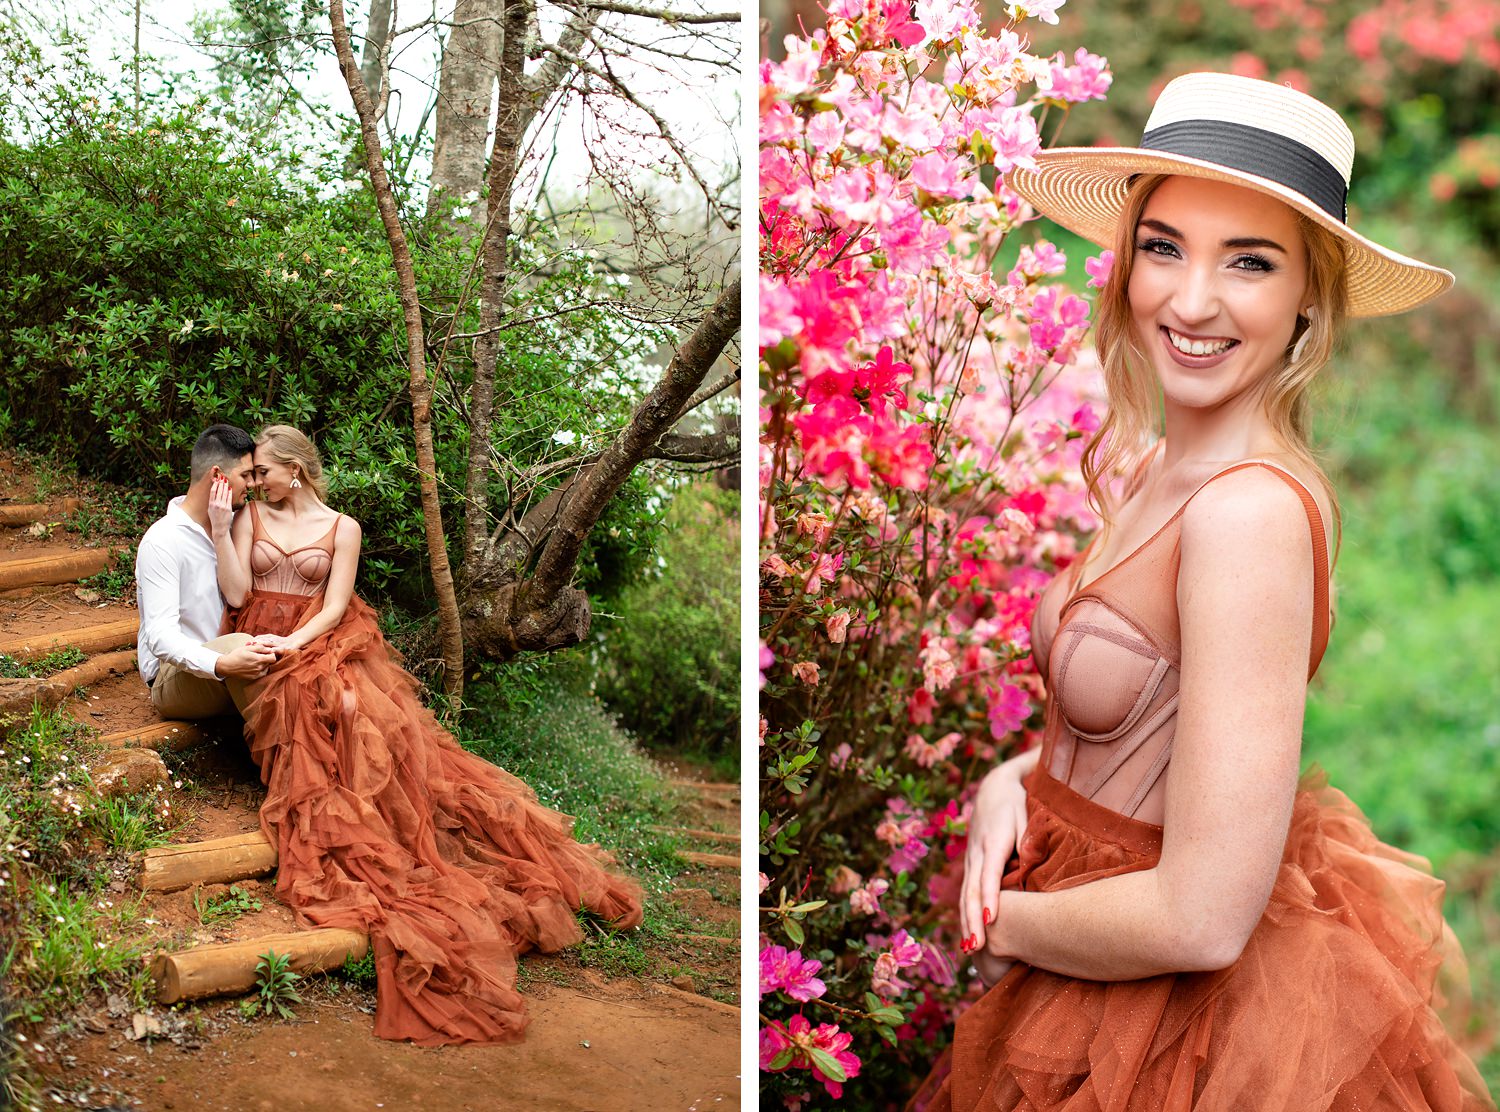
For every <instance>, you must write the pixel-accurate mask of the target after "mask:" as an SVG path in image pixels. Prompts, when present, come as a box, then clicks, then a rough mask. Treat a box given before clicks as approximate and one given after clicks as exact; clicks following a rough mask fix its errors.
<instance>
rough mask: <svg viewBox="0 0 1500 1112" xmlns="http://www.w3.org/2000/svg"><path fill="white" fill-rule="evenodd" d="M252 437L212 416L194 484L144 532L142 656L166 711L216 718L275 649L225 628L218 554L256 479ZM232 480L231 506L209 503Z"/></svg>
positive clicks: (196, 457)
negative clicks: (236, 511)
mask: <svg viewBox="0 0 1500 1112" xmlns="http://www.w3.org/2000/svg"><path fill="white" fill-rule="evenodd" d="M254 451H255V441H254V440H252V439H251V438H250V434H249V433H247V432H245V431H244V430H243V429H238V428H235V427H234V426H233V425H212V426H210V427H209V428H207V429H205V430H203V433H202V435H201V436H199V437H198V440H197V442H196V443H194V445H193V455H192V464H191V467H192V470H191V474H190V479H189V485H188V491H187V494H185V495H179V496H178V497H176V498H174V499H172V501H171V502H170V503H169V504H168V506H167V513H166V516H165V517H163V518H161V519H160V520H159V521H157V522H156V523H155V524H154V525H152V526H151V528H150V529H147V530H146V535H145V536H144V537H142V538H141V543H140V546H139V548H137V550H136V555H135V581H136V599H137V604H138V605H139V607H140V611H141V628H140V633H139V635H138V636H137V638H136V663H137V666H138V667H139V669H140V673H141V678H142V679H144V680H145V681H146V683H147V685H149V686H150V688H151V705H152V706H154V707H155V708H156V710H157V712H158V713H159V714H161V716H162V717H163V718H212V717H215V716H216V715H221V714H233V713H234V712H235V710H236V708H238V707H239V706H241V705H242V697H243V692H244V684H245V682H246V681H248V680H253V679H258V678H259V677H260V676H263V675H265V672H266V669H267V668H269V667H270V666H271V665H272V664H274V663H275V662H276V653H275V652H274V651H272V650H270V649H268V648H265V647H264V646H261V645H258V644H256V643H255V642H254V641H253V640H252V639H251V637H250V635H249V634H246V633H230V634H226V635H224V636H222V637H221V636H220V635H219V627H220V625H221V623H222V622H223V620H224V598H223V596H222V595H221V594H219V576H218V560H219V553H220V552H222V553H224V554H225V556H226V558H230V557H232V554H233V547H232V545H231V544H230V541H229V530H230V524H231V522H232V521H233V517H234V513H233V511H234V509H237V508H238V507H240V506H241V505H243V504H244V501H245V492H246V491H247V490H248V489H249V488H250V487H251V486H253V485H254V480H255V467H254V465H253V463H252V455H253V453H254ZM216 487H217V488H219V489H220V490H221V491H222V490H223V489H224V488H227V490H228V492H229V495H230V498H229V500H228V501H229V504H230V509H228V510H226V509H224V508H223V504H224V501H225V500H224V498H223V497H222V494H221V497H220V498H219V500H218V501H219V505H218V506H217V507H214V508H212V509H211V508H210V495H211V494H212V493H213V492H214V490H215V489H216Z"/></svg>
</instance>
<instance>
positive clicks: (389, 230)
mask: <svg viewBox="0 0 1500 1112" xmlns="http://www.w3.org/2000/svg"><path fill="white" fill-rule="evenodd" d="M329 14H330V18H331V20H332V23H333V46H334V50H335V51H337V53H338V59H339V70H340V71H341V72H342V73H343V75H344V84H345V85H346V86H348V89H349V96H350V98H351V99H352V100H353V101H354V110H355V112H357V113H358V114H359V131H360V136H361V138H362V139H363V140H364V148H365V168H366V170H367V171H368V172H369V175H370V187H371V189H372V190H373V191H374V194H375V203H376V205H377V206H378V208H379V209H380V219H381V222H382V223H383V224H384V225H385V235H386V240H387V241H388V242H389V243H390V246H391V263H392V265H393V266H394V267H395V270H396V279H397V283H398V286H399V292H400V296H401V310H402V314H403V316H404V317H405V319H406V359H407V372H408V374H409V376H410V380H411V423H412V433H413V437H414V439H415V441H416V450H417V472H418V477H419V481H420V486H421V491H422V519H423V521H424V523H425V524H426V526H427V556H428V559H429V560H430V561H431V563H432V586H433V588H434V590H436V592H437V606H438V634H439V636H440V638H441V640H442V646H443V667H444V672H443V687H444V689H445V690H446V691H447V692H448V694H449V696H451V697H452V698H453V699H455V700H457V699H459V698H460V697H462V695H463V686H464V645H463V634H462V630H461V627H460V623H459V616H458V600H457V597H456V595H455V593H454V589H453V572H452V569H451V568H450V567H449V564H448V548H447V542H446V540H445V538H444V536H443V515H442V509H441V507H440V506H439V503H438V489H437V461H436V459H435V458H434V455H433V450H432V382H431V380H430V379H428V377H427V349H426V339H425V337H424V336H423V330H422V308H421V305H420V304H419V303H418V301H417V273H416V268H415V266H414V265H413V263H412V257H411V249H410V248H409V247H408V246H407V243H406V233H405V232H404V231H403V230H402V227H401V219H400V217H399V215H398V214H397V212H396V198H395V196H394V194H393V193H392V192H391V182H390V178H389V177H388V176H387V174H386V172H385V160H384V157H383V154H382V151H381V147H380V134H379V132H378V131H377V130H376V127H375V125H376V120H375V105H374V103H373V102H372V101H371V100H370V93H369V90H367V89H366V88H365V84H364V80H363V79H362V78H361V76H360V72H359V67H358V66H356V65H355V62H354V50H353V47H352V46H351V44H350V41H349V24H348V22H347V21H346V19H345V17H344V2H343V0H330V2H329Z"/></svg>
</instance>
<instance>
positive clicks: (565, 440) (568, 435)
mask: <svg viewBox="0 0 1500 1112" xmlns="http://www.w3.org/2000/svg"><path fill="white" fill-rule="evenodd" d="M552 443H554V444H562V445H568V444H576V443H578V434H577V433H576V432H574V431H573V430H572V429H558V430H557V431H556V432H555V433H553V434H552Z"/></svg>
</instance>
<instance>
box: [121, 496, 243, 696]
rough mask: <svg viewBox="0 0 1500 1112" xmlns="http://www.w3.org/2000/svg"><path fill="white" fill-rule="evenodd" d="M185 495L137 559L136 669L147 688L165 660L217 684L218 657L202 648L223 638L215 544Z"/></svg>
mask: <svg viewBox="0 0 1500 1112" xmlns="http://www.w3.org/2000/svg"><path fill="white" fill-rule="evenodd" d="M183 501H184V498H183V496H182V495H179V496H178V497H176V498H174V499H172V501H171V502H170V503H168V505H167V514H166V516H165V517H163V518H161V519H160V520H158V521H157V522H156V523H155V524H153V525H152V526H151V528H149V529H147V530H146V535H145V536H144V537H142V538H141V543H140V546H139V547H138V548H137V549H136V553H135V583H136V604H137V605H138V606H139V607H140V611H141V629H140V633H139V634H138V635H137V637H136V649H135V654H136V664H137V666H138V667H139V669H140V673H141V678H142V679H144V680H145V681H146V682H147V683H150V682H151V681H152V680H154V679H156V673H157V672H158V671H159V670H160V668H161V663H162V661H164V660H170V661H171V662H172V663H173V664H176V665H177V666H178V667H180V668H186V669H187V670H188V671H189V672H192V673H194V674H195V675H199V676H203V677H205V678H207V679H217V678H218V677H217V676H216V675H215V674H214V665H215V664H216V663H217V662H218V659H219V654H218V653H216V652H214V650H213V649H207V648H204V647H203V643H204V642H205V641H212V640H213V639H214V638H215V637H217V636H219V623H221V622H222V621H223V620H224V596H223V595H221V594H219V560H218V556H217V555H216V553H215V552H214V542H213V539H212V538H211V537H209V535H208V533H207V532H205V531H204V529H203V527H202V526H201V525H199V524H198V523H197V522H196V521H194V520H193V519H192V518H190V517H189V516H188V515H187V511H186V510H184V509H183V508H182V503H183Z"/></svg>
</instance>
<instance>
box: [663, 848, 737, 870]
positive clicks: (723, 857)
mask: <svg viewBox="0 0 1500 1112" xmlns="http://www.w3.org/2000/svg"><path fill="white" fill-rule="evenodd" d="M677 856H678V857H680V858H682V859H683V860H684V861H686V862H688V864H690V865H706V866H708V867H709V868H711V869H738V868H739V867H740V859H739V858H738V857H731V856H729V855H728V854H726V853H694V852H693V851H692V850H678V851H677Z"/></svg>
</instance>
